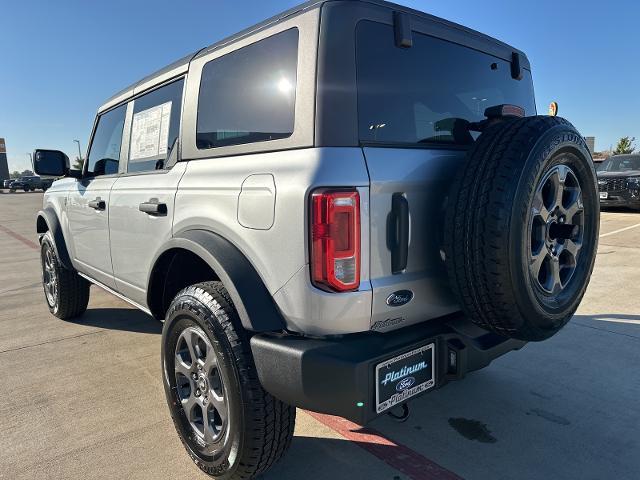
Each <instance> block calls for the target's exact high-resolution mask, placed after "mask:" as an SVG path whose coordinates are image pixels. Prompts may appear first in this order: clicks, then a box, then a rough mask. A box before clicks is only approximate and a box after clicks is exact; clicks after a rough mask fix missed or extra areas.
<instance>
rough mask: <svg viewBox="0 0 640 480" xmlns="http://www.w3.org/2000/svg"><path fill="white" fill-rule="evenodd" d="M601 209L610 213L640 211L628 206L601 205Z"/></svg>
mask: <svg viewBox="0 0 640 480" xmlns="http://www.w3.org/2000/svg"><path fill="white" fill-rule="evenodd" d="M600 211H601V212H608V213H640V210H638V209H635V208H628V207H602V206H600Z"/></svg>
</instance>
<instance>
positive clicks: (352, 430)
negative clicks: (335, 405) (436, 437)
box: [305, 410, 462, 480]
mask: <svg viewBox="0 0 640 480" xmlns="http://www.w3.org/2000/svg"><path fill="white" fill-rule="evenodd" d="M305 412H306V413H308V414H309V415H311V416H312V417H313V418H315V419H316V420H318V421H319V422H320V423H322V424H323V425H326V426H327V427H329V428H330V429H331V430H333V431H335V432H336V433H338V434H339V435H341V436H343V437H344V438H345V439H347V440H350V441H351V442H353V443H355V444H356V445H358V446H359V447H360V448H362V449H363V450H366V451H367V452H369V453H371V454H372V455H374V456H376V457H377V458H379V459H380V460H382V461H383V462H384V463H386V464H387V465H389V466H391V467H393V468H395V469H396V470H398V471H399V472H401V473H404V474H405V475H407V476H408V477H409V478H411V479H412V480H462V477H459V476H458V475H456V474H455V473H453V472H451V471H449V470H447V469H446V468H443V467H441V466H440V465H438V464H437V463H435V462H433V461H431V460H429V459H428V458H426V457H424V456H423V455H420V454H419V453H418V452H416V451H414V450H412V449H410V448H409V447H407V446H405V445H402V444H400V443H396V442H394V441H393V440H390V439H388V438H387V437H385V436H384V435H382V434H381V433H380V432H377V431H376V430H374V429H371V428H366V427H361V426H360V425H357V424H355V423H353V422H350V421H349V420H345V419H344V418H340V417H333V416H331V415H323V414H320V413H315V412H309V411H306V410H305Z"/></svg>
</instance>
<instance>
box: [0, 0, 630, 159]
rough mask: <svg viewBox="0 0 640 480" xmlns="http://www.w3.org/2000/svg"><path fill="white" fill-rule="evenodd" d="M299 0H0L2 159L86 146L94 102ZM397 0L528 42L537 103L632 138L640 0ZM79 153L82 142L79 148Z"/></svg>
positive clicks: (601, 136) (607, 138)
mask: <svg viewBox="0 0 640 480" xmlns="http://www.w3.org/2000/svg"><path fill="white" fill-rule="evenodd" d="M297 3H299V2H297V1H295V0H269V1H266V0H246V1H242V0H208V1H207V0H172V1H169V0H154V1H151V0H144V1H142V0H140V1H136V0H127V1H124V0H109V1H87V0H56V1H51V0H22V1H20V2H19V1H17V0H16V1H10V2H9V1H7V2H3V5H2V8H1V12H2V21H1V22H0V137H5V138H6V141H7V153H8V157H9V167H10V170H22V169H25V168H27V167H29V160H28V156H27V152H31V151H33V149H34V148H35V147H48V148H57V149H61V150H63V151H65V152H66V153H67V154H68V155H69V156H70V157H71V158H73V157H74V156H75V155H77V147H76V145H75V144H74V143H73V139H79V140H80V141H81V143H82V148H83V149H85V148H86V145H87V140H88V136H89V133H90V129H91V125H92V122H93V117H94V115H95V111H96V109H97V107H98V105H99V104H100V103H102V102H103V101H104V100H105V99H106V98H108V97H110V96H111V95H112V94H113V93H114V92H116V91H117V90H119V89H121V88H123V87H125V86H127V85H128V84H130V83H133V82H134V81H136V80H138V79H139V78H141V77H142V76H144V75H147V74H149V73H151V72H153V71H154V70H157V69H159V68H161V67H163V66H164V65H166V64H168V63H170V62H172V61H174V60H176V59H178V58H180V57H182V56H183V55H185V54H187V53H189V52H192V51H195V50H197V49H199V48H200V47H203V46H206V45H209V44H211V43H213V42H215V41H216V40H218V39H221V38H223V37H225V36H227V35H230V34H232V33H234V32H236V31H238V30H240V29H242V28H244V27H247V26H250V25H252V24H254V23H257V22H259V21H261V20H263V19H265V18H266V17H268V16H271V15H274V14H276V13H278V12H279V11H281V10H284V9H286V8H288V7H291V6H293V5H295V4H297ZM400 3H403V4H406V5H409V6H412V7H414V8H417V9H420V10H423V11H426V12H429V13H432V14H434V15H437V16H440V17H444V18H447V19H449V20H452V21H455V22H458V23H461V24H463V25H466V26H469V27H471V28H474V29H476V30H479V31H481V32H484V33H487V34H489V35H491V36H494V37H496V38H498V39H500V40H503V41H505V42H507V43H510V44H512V45H514V46H516V47H518V48H520V49H522V50H524V51H525V52H526V53H527V55H528V56H529V59H530V61H531V63H532V66H533V76H534V84H535V88H536V95H537V103H538V111H539V112H540V113H546V112H547V106H548V104H549V102H550V101H551V100H557V101H558V102H559V104H560V115H562V116H564V117H566V118H568V119H569V120H571V121H572V122H574V124H575V125H576V126H577V127H578V129H579V130H580V131H581V132H582V134H583V135H588V136H590V135H595V136H596V149H598V150H603V149H606V148H609V145H610V144H612V143H615V141H616V140H617V138H619V137H620V136H623V135H630V136H636V137H639V138H640V90H639V88H640V55H639V53H640V48H639V47H640V40H639V39H638V26H639V25H640V3H638V2H634V1H631V0H610V1H607V2H602V1H597V2H596V1H593V0H536V1H517V0H484V1H478V0H458V1H456V2H449V1H443V0H440V1H437V2H436V1H430V0H429V1H424V0H423V1H419V0H400ZM83 155H84V151H83Z"/></svg>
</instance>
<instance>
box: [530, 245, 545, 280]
mask: <svg viewBox="0 0 640 480" xmlns="http://www.w3.org/2000/svg"><path fill="white" fill-rule="evenodd" d="M545 258H547V249H546V248H545V247H544V246H543V247H542V248H540V251H539V252H538V253H537V254H534V255H532V256H531V264H530V265H531V272H532V273H533V275H534V276H535V277H536V278H537V277H538V275H539V274H540V268H541V267H542V264H543V263H544V259H545Z"/></svg>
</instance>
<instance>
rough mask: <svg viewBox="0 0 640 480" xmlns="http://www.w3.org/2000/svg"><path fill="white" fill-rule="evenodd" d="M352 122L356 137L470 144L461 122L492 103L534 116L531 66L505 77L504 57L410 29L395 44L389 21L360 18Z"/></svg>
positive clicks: (479, 114) (386, 141) (507, 68)
mask: <svg viewBox="0 0 640 480" xmlns="http://www.w3.org/2000/svg"><path fill="white" fill-rule="evenodd" d="M356 37H357V38H356V56H357V60H356V61H357V84H358V117H359V119H358V122H359V126H358V129H359V137H360V141H361V142H362V143H373V144H375V143H381V144H412V145H421V144H445V145H447V144H449V145H452V144H462V145H464V144H469V143H472V142H473V141H474V139H475V138H477V133H474V132H469V131H468V130H467V129H466V128H459V127H460V126H461V125H464V122H460V121H458V120H465V121H469V122H475V121H480V120H482V119H484V110H485V109H486V108H487V107H489V106H492V105H500V104H505V103H508V104H514V105H518V106H520V107H522V108H524V109H525V112H526V115H535V113H536V109H535V102H534V95H533V85H532V81H531V72H529V71H528V70H524V72H523V73H524V76H523V78H522V80H519V81H518V80H514V79H513V78H512V77H511V69H510V64H509V62H507V61H505V60H502V59H500V58H497V57H493V56H491V55H489V54H486V53H483V52H480V51H478V50H474V49H472V48H469V47H465V46H462V45H459V44H456V43H452V42H449V41H446V40H442V39H439V38H435V37H432V36H429V35H424V34H421V33H418V32H414V33H413V46H412V47H411V48H399V47H396V45H395V41H394V31H393V28H392V27H391V26H390V25H384V24H380V23H376V22H371V21H362V22H360V23H359V24H358V27H357V30H356Z"/></svg>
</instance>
